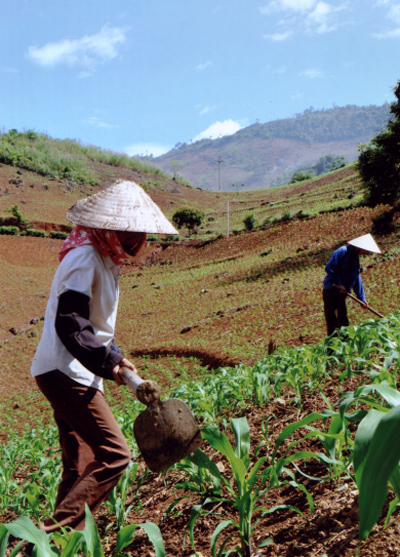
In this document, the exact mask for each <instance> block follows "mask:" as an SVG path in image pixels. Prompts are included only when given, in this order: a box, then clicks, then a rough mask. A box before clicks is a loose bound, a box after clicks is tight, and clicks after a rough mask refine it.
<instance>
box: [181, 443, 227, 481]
mask: <svg viewBox="0 0 400 557" xmlns="http://www.w3.org/2000/svg"><path fill="white" fill-rule="evenodd" d="M186 459H187V460H189V461H190V462H193V464H195V465H196V466H198V467H200V468H205V469H206V470H208V471H209V472H211V474H212V475H213V476H214V477H215V478H217V479H218V481H219V486H218V485H217V486H216V487H217V488H218V487H219V489H221V483H223V482H224V483H226V482H227V480H226V479H225V478H224V477H223V476H222V474H221V472H220V471H219V469H218V466H217V465H216V464H215V462H213V461H212V460H210V459H209V458H208V456H207V455H206V454H205V453H204V452H203V451H202V450H201V449H197V450H196V451H195V452H194V453H192V454H191V455H189V456H187V457H186Z"/></svg>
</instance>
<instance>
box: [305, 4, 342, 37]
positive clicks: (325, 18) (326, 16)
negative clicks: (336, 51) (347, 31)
mask: <svg viewBox="0 0 400 557" xmlns="http://www.w3.org/2000/svg"><path fill="white" fill-rule="evenodd" d="M337 9H338V8H332V6H331V5H330V4H327V3H326V2H318V4H317V5H316V6H315V9H314V10H313V11H312V12H311V13H310V14H308V16H307V24H308V25H309V26H310V27H313V28H316V32H317V33H327V32H328V31H333V30H334V29H336V26H334V25H332V24H331V25H330V24H329V20H330V18H331V16H332V14H333V13H334V12H336V11H337Z"/></svg>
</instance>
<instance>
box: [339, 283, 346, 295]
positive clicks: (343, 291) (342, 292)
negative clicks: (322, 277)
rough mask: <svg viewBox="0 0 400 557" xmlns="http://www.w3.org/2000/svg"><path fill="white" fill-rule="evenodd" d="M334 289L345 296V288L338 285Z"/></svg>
mask: <svg viewBox="0 0 400 557" xmlns="http://www.w3.org/2000/svg"><path fill="white" fill-rule="evenodd" d="M336 288H337V289H338V290H339V292H340V293H341V294H343V296H344V295H346V294H347V290H346V288H345V287H344V286H343V285H342V284H340V285H339V286H337V287H336Z"/></svg>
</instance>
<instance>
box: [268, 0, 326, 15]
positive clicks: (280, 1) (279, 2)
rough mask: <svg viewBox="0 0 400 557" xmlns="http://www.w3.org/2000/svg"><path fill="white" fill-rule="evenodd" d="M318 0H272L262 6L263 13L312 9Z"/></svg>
mask: <svg viewBox="0 0 400 557" xmlns="http://www.w3.org/2000/svg"><path fill="white" fill-rule="evenodd" d="M316 2H317V0H272V2H270V3H269V4H267V5H266V6H263V7H261V8H260V12H261V13H262V14H263V15H266V14H268V13H270V12H271V11H295V12H305V11H307V10H311V9H312V8H313V7H314V5H315V4H316Z"/></svg>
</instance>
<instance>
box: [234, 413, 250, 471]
mask: <svg viewBox="0 0 400 557" xmlns="http://www.w3.org/2000/svg"><path fill="white" fill-rule="evenodd" d="M231 428H232V431H233V433H234V435H235V441H236V446H235V455H236V456H237V457H238V458H240V460H241V461H242V462H243V464H244V465H245V467H246V469H247V468H248V467H249V464H250V455H249V450H250V430H249V424H248V423H247V420H246V418H234V419H232V420H231Z"/></svg>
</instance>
